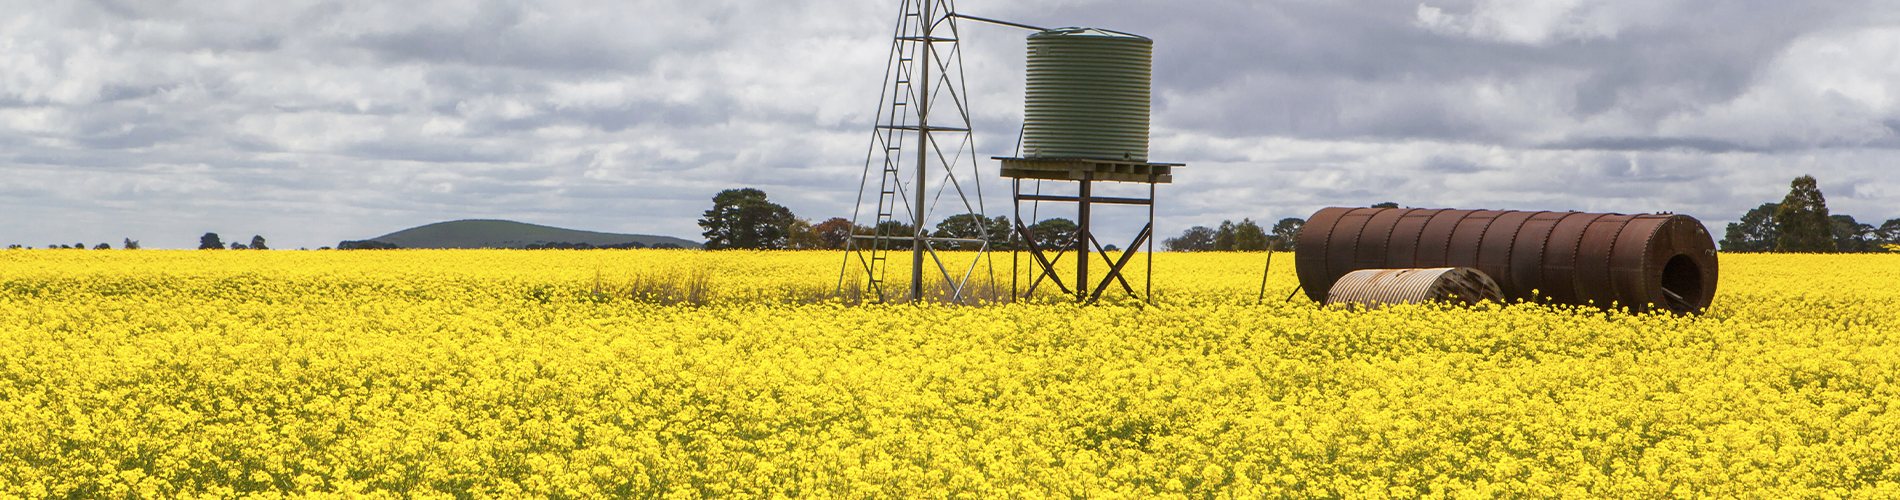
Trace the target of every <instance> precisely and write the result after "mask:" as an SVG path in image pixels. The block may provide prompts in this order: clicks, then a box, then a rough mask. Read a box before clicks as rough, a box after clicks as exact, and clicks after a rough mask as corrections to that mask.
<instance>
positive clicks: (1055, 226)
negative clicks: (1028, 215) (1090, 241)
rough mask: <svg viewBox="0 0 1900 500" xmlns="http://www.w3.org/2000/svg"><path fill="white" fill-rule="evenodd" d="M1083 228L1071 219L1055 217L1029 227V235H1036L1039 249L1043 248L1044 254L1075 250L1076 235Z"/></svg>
mask: <svg viewBox="0 0 1900 500" xmlns="http://www.w3.org/2000/svg"><path fill="white" fill-rule="evenodd" d="M1081 228H1082V227H1081V226H1077V225H1075V222H1074V221H1071V220H1069V219H1064V218H1061V217H1053V218H1048V219H1043V220H1042V222H1037V223H1036V224H1035V225H1033V226H1029V234H1032V235H1035V237H1036V247H1037V248H1041V249H1042V251H1044V252H1052V251H1056V250H1062V249H1065V248H1075V235H1076V234H1075V233H1076V231H1077V230H1079V229H1081Z"/></svg>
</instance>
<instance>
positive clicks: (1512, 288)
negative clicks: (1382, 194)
mask: <svg viewBox="0 0 1900 500" xmlns="http://www.w3.org/2000/svg"><path fill="white" fill-rule="evenodd" d="M1295 251H1296V254H1295V256H1294V262H1295V267H1297V268H1298V271H1299V275H1300V285H1301V286H1303V287H1304V288H1305V289H1306V296H1307V297H1308V298H1311V299H1313V301H1314V302H1324V301H1325V300H1326V296H1327V291H1328V290H1330V289H1331V288H1332V285H1333V283H1334V282H1335V281H1338V280H1339V278H1340V277H1341V276H1345V275H1346V273H1350V272H1353V271H1357V270H1361V269H1406V268H1432V267H1473V268H1477V269H1478V270H1480V271H1484V273H1485V274H1487V275H1490V276H1491V278H1492V279H1493V280H1496V281H1497V283H1498V287H1499V288H1501V289H1502V291H1503V292H1504V297H1505V299H1506V300H1510V301H1516V300H1520V299H1521V300H1530V301H1537V302H1544V303H1557V304H1574V305H1593V306H1596V307H1609V306H1610V305H1611V304H1612V303H1614V304H1616V305H1617V306H1618V307H1628V308H1630V309H1631V310H1632V311H1635V312H1647V311H1650V310H1652V309H1654V310H1667V311H1672V312H1676V313H1700V312H1701V311H1702V310H1703V309H1706V308H1708V307H1709V302H1710V301H1711V300H1713V299H1714V298H1715V280H1716V274H1717V272H1718V268H1717V266H1716V258H1715V241H1714V240H1713V239H1711V238H1710V237H1709V233H1708V230H1707V229H1705V228H1703V226H1702V222H1701V221H1697V220H1696V219H1695V218H1694V217H1689V216H1686V215H1673V214H1654V215H1649V214H1645V215H1623V214H1603V213H1583V212H1520V211H1516V210H1454V209H1423V208H1340V207H1333V208H1326V209H1322V210H1320V211H1319V212H1318V213H1315V214H1313V216H1312V217H1309V218H1307V220H1306V226H1305V227H1303V228H1301V229H1300V242H1299V246H1298V247H1297V248H1295ZM1533 290H1534V291H1535V295H1533Z"/></svg>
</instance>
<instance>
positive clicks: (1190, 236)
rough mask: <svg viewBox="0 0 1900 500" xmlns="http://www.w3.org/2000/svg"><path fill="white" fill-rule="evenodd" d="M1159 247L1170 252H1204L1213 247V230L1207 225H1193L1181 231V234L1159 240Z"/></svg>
mask: <svg viewBox="0 0 1900 500" xmlns="http://www.w3.org/2000/svg"><path fill="white" fill-rule="evenodd" d="M1161 248H1162V249H1165V250H1167V251H1170V252H1206V251H1210V250H1213V249H1214V230H1212V229H1208V228H1207V226H1194V227H1190V228H1187V230H1186V231H1182V232H1181V236H1178V237H1174V238H1168V239H1165V240H1161Z"/></svg>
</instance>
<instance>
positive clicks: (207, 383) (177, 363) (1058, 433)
mask: <svg viewBox="0 0 1900 500" xmlns="http://www.w3.org/2000/svg"><path fill="white" fill-rule="evenodd" d="M840 257H841V254H839V253H836V252H822V253H816V252H773V253H749V252H685V251H647V250H636V251H578V252H574V251H546V252H519V251H367V252H199V251H137V252H123V251H122V252H95V251H83V252H82V251H65V252H59V251H40V250H32V251H7V252H0V457H4V459H0V497H10V496H17V497H28V498H47V497H55V498H93V497H107V496H111V497H122V496H142V497H190V496H207V497H236V496H253V497H274V496H306V495H330V494H338V495H345V496H370V497H376V496H403V497H443V498H450V497H457V498H494V497H521V496H532V497H554V498H596V497H651V498H697V497H709V496H738V497H779V496H785V497H816V498H892V497H916V498H999V497H1001V498H1117V497H1121V498H1169V497H1173V498H1241V497H1245V498H1259V497H1268V498H1342V497H1351V498H1377V497H1403V498H1411V497H1449V498H1498V497H1525V496H1530V497H1571V498H1596V497H1623V498H1631V497H1645V498H1648V497H1665V496H1667V497H1698V496H1713V497H1756V498H1782V497H1805V498H1890V497H1893V496H1895V495H1900V467H1896V466H1895V464H1896V453H1900V451H1897V450H1900V416H1897V415H1896V414H1895V413H1894V412H1890V411H1888V407H1889V405H1890V404H1893V402H1894V401H1897V400H1900V398H1896V396H1897V394H1896V388H1900V386H1896V385H1895V384H1896V382H1895V377H1896V375H1900V349H1897V347H1900V345H1896V344H1897V342H1896V340H1900V339H1896V335H1900V290H1896V289H1895V287H1894V286H1893V284H1894V283H1900V256H1891V255H1884V256H1867V255H1842V256H1820V255H1724V256H1723V257H1722V272H1723V275H1722V282H1721V285H1720V292H1719V294H1718V296H1717V299H1716V303H1715V306H1714V307H1713V308H1712V310H1711V311H1709V313H1708V314H1706V315H1703V316H1699V317H1675V316H1667V315H1643V316H1631V315H1625V314H1620V313H1604V312H1599V311H1590V310H1576V309H1565V308H1551V307H1543V306H1528V305H1510V306H1502V305H1490V306H1485V307H1480V308H1477V309H1473V310H1464V309H1449V308H1441V307H1430V306H1407V307H1395V308H1390V309H1385V310H1380V311H1374V312H1348V311H1337V310H1320V309H1317V308H1315V307H1313V305H1312V303H1310V302H1307V301H1305V300H1304V299H1300V298H1295V299H1294V300H1293V301H1291V302H1283V301H1281V300H1279V299H1280V298H1281V297H1285V296H1286V294H1287V293H1288V292H1290V291H1291V290H1292V288H1293V284H1294V279H1293V276H1292V272H1291V271H1292V266H1291V265H1290V261H1291V259H1286V260H1284V261H1278V259H1276V260H1277V262H1276V264H1281V263H1286V265H1277V266H1276V267H1275V269H1274V270H1273V271H1274V273H1273V275H1272V276H1271V277H1270V279H1269V281H1268V283H1267V295H1268V296H1269V297H1270V298H1269V299H1268V300H1267V301H1265V302H1264V303H1256V301H1255V300H1254V298H1255V297H1256V295H1257V292H1258V288H1259V286H1260V282H1259V281H1258V280H1259V276H1260V274H1259V272H1260V265H1261V263H1262V259H1263V258H1264V256H1263V255H1259V254H1186V255H1181V254H1162V255H1159V256H1157V257H1156V267H1157V268H1158V269H1157V271H1158V274H1157V277H1156V281H1155V285H1156V288H1157V292H1158V295H1159V300H1158V304H1157V305H1156V306H1153V307H1139V306H1135V305H1133V304H1131V303H1127V302H1126V301H1112V303H1111V304H1108V306H1107V307H1089V308H1079V307H1076V306H1074V305H1070V304H1065V303H1061V301H1060V300H1057V299H1056V298H1054V297H1052V296H1045V297H1043V298H1041V299H1038V300H1033V301H1029V302H1026V303H1017V304H993V305H991V306H989V307H955V306H946V305H942V304H931V305H925V306H922V307H917V306H909V305H903V306H886V305H861V306H850V305H847V303H849V302H854V299H852V298H850V297H849V296H848V293H847V295H846V296H843V297H840V296H839V294H838V293H837V291H838V290H839V287H838V274H837V272H838V269H839V264H840V263H841V262H842V260H841V258H840ZM1280 257H1281V258H1284V257H1290V255H1281V256H1280ZM962 258H966V259H967V258H968V257H967V256H965V257H962ZM1140 261H1141V259H1136V262H1137V263H1139V262H1140ZM997 268H998V269H999V274H998V281H999V283H1000V284H999V286H1001V287H1006V286H1007V283H1008V273H1007V271H1006V269H1007V261H999V262H997ZM982 275H983V273H982V271H981V270H980V271H979V278H980V277H982ZM1140 275H1141V274H1140V271H1139V269H1137V271H1136V272H1135V273H1133V276H1140ZM933 286H936V287H937V289H938V290H941V286H940V284H936V285H933ZM1135 286H1136V288H1137V289H1139V288H1140V286H1141V285H1140V284H1139V283H1136V284H1135ZM845 289H846V290H850V287H848V286H847V287H846V288H845ZM939 293H940V292H939ZM1119 293H1120V292H1119V291H1113V292H1111V294H1112V295H1118V294H1119ZM987 296H988V297H994V296H995V295H987ZM859 299H860V300H857V301H861V299H862V295H860V296H859Z"/></svg>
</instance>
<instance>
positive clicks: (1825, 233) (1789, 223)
mask: <svg viewBox="0 0 1900 500" xmlns="http://www.w3.org/2000/svg"><path fill="white" fill-rule="evenodd" d="M1814 184H1815V183H1814V176H1811V175H1803V176H1801V177H1797V178H1795V180H1794V182H1793V183H1791V184H1790V186H1789V189H1788V196H1787V197H1784V198H1782V199H1781V207H1780V208H1777V209H1776V210H1775V228H1776V229H1778V230H1780V231H1781V237H1780V238H1779V239H1777V240H1776V243H1775V251H1776V252H1810V253H1828V252H1834V251H1837V250H1839V248H1838V247H1836V246H1835V245H1834V229H1833V223H1831V222H1829V221H1828V219H1827V198H1825V197H1823V196H1821V189H1820V188H1818V187H1815V185H1814Z"/></svg>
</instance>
